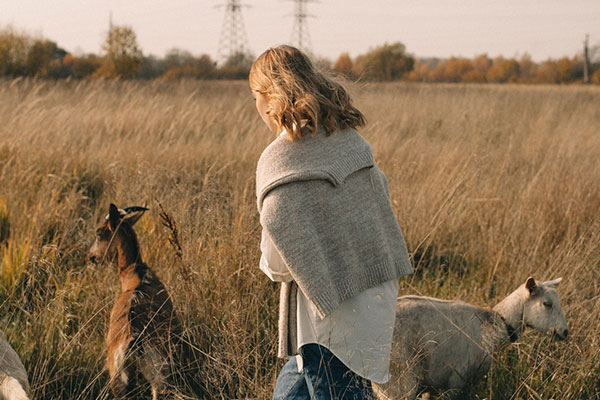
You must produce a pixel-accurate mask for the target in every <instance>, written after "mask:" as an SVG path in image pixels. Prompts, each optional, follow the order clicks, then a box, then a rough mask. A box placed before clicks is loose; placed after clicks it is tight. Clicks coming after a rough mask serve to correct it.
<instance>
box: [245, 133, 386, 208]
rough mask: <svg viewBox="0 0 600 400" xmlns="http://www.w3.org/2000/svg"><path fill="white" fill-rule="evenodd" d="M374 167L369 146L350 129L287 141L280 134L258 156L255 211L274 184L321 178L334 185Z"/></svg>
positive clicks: (285, 137)
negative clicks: (358, 171) (358, 172)
mask: <svg viewBox="0 0 600 400" xmlns="http://www.w3.org/2000/svg"><path fill="white" fill-rule="evenodd" d="M374 164H375V161H374V159H373V151H372V149H371V145H370V144H369V143H368V142H367V141H366V140H364V139H363V137H362V136H361V135H360V134H359V133H358V132H356V131H355V130H354V129H347V130H344V131H341V132H336V133H333V134H331V135H330V136H327V135H326V134H325V132H324V131H323V130H319V131H317V134H316V135H315V136H309V135H307V136H305V137H304V138H301V139H297V140H294V141H292V140H289V139H288V138H287V135H280V136H278V137H277V139H275V140H274V141H273V142H272V143H271V144H270V145H269V146H268V147H267V148H266V149H265V150H264V151H263V153H262V154H261V156H260V159H259V161H258V166H257V170H256V198H257V203H258V209H259V211H260V210H261V209H262V202H263V199H264V197H265V196H266V194H267V193H268V192H269V191H270V190H272V189H273V188H275V187H276V186H278V185H281V184H284V183H288V182H292V181H301V180H312V179H325V180H327V181H329V182H330V183H331V184H332V185H334V186H337V185H339V184H341V183H343V182H344V180H345V179H346V177H347V176H348V175H350V174H352V173H353V172H355V171H357V170H359V169H362V168H366V167H372V166H373V165H374Z"/></svg>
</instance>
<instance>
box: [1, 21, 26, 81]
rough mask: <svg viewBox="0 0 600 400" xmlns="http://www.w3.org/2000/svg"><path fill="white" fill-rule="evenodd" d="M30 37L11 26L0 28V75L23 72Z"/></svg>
mask: <svg viewBox="0 0 600 400" xmlns="http://www.w3.org/2000/svg"><path fill="white" fill-rule="evenodd" d="M30 45H31V38H30V37H29V36H28V35H26V34H24V33H21V32H18V31H16V30H15V29H14V28H12V27H10V26H9V27H7V28H4V29H2V30H0V76H1V75H9V76H18V75H23V74H25V70H26V65H27V53H28V51H29V47H30Z"/></svg>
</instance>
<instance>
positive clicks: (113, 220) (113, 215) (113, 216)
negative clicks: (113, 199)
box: [108, 203, 121, 231]
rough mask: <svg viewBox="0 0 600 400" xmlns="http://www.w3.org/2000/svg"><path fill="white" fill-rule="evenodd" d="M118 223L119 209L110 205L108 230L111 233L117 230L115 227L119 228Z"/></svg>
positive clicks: (119, 219) (119, 218) (119, 217)
mask: <svg viewBox="0 0 600 400" xmlns="http://www.w3.org/2000/svg"><path fill="white" fill-rule="evenodd" d="M120 221H121V213H120V212H119V209H118V208H117V206H115V205H114V204H112V203H110V206H109V207H108V223H109V225H110V229H111V230H113V231H114V230H115V229H117V226H119V222H120Z"/></svg>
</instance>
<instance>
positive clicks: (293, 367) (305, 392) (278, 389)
mask: <svg viewBox="0 0 600 400" xmlns="http://www.w3.org/2000/svg"><path fill="white" fill-rule="evenodd" d="M300 355H301V356H302V361H303V364H304V366H303V372H301V373H300V372H298V364H297V363H296V357H292V358H290V359H289V361H288V362H287V363H286V364H285V365H284V366H283V368H282V369H281V372H280V373H279V376H278V377H277V382H276V383H275V391H274V393H273V400H284V399H285V400H288V399H306V400H311V399H312V400H362V399H368V400H372V399H374V395H373V390H372V388H371V383H370V382H369V381H367V380H365V379H363V378H361V377H360V376H359V375H357V374H355V373H354V372H352V371H351V370H349V369H348V367H346V366H345V365H344V364H343V363H342V362H341V361H340V360H339V359H338V358H337V357H336V356H334V355H333V353H331V351H329V350H328V349H327V348H325V347H323V346H320V345H318V344H307V345H304V346H302V347H301V348H300Z"/></svg>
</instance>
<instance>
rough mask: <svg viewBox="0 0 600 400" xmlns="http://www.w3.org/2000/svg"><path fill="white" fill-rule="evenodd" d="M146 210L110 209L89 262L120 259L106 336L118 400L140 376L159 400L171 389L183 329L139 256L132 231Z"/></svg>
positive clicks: (113, 389) (166, 298) (99, 231)
mask: <svg viewBox="0 0 600 400" xmlns="http://www.w3.org/2000/svg"><path fill="white" fill-rule="evenodd" d="M146 210H147V208H145V207H128V208H126V209H124V210H119V209H118V208H117V207H116V206H115V205H114V204H111V205H110V209H109V214H108V216H106V218H105V219H104V220H103V221H102V223H101V224H100V226H98V228H97V230H96V241H95V242H94V244H93V245H92V247H91V248H90V250H89V253H88V257H89V259H90V261H92V262H94V263H95V262H102V261H107V262H113V261H114V260H115V259H116V261H117V271H118V274H119V279H120V281H121V295H120V296H119V298H118V299H117V302H116V303H115V305H114V306H113V308H112V311H111V313H110V322H109V326H108V334H107V336H106V347H107V350H108V358H107V367H108V373H109V377H110V387H111V390H112V392H113V394H114V395H115V397H117V398H123V397H128V395H130V394H131V392H132V391H133V390H134V389H135V386H136V382H135V381H136V377H137V376H138V373H141V374H142V375H143V376H144V378H145V379H146V380H147V381H148V382H149V383H150V385H151V388H152V399H154V400H156V399H158V395H159V393H161V392H163V391H165V390H166V389H168V386H169V385H170V382H171V377H172V373H173V371H172V368H173V366H174V362H175V361H176V360H177V359H178V357H177V355H178V353H179V352H180V351H181V334H182V329H181V325H180V323H179V320H178V319H177V315H176V314H175V310H174V309H173V303H171V299H170V297H169V294H168V293H167V291H166V289H165V287H164V286H163V284H162V283H161V281H160V280H159V279H158V277H157V276H156V275H155V274H154V272H152V270H151V269H150V268H149V267H148V266H147V265H146V264H145V263H144V262H143V261H142V258H141V255H140V249H139V244H138V240H137V237H136V234H135V232H134V230H133V225H134V224H135V223H136V222H137V220H138V219H139V218H140V217H141V216H142V215H143V214H144V212H145V211H146Z"/></svg>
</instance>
